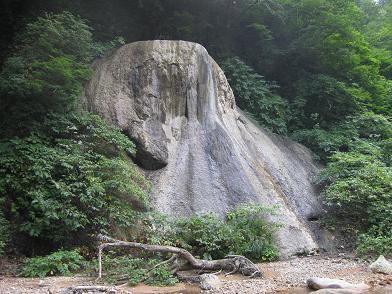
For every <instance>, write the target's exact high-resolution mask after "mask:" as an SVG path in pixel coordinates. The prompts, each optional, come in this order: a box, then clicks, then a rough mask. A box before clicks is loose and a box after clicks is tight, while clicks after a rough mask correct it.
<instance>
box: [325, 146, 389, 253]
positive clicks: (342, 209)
mask: <svg viewBox="0 0 392 294" xmlns="http://www.w3.org/2000/svg"><path fill="white" fill-rule="evenodd" d="M319 182H320V183H321V184H323V185H324V186H325V187H324V190H323V197H324V199H325V202H326V204H327V205H328V206H329V207H331V212H333V214H334V215H335V216H336V217H338V218H344V219H346V220H350V222H351V224H352V225H353V226H355V228H356V230H357V231H358V232H359V234H360V236H359V239H358V242H359V247H358V252H359V253H360V254H365V253H366V252H368V253H370V254H371V253H377V254H380V253H384V254H387V253H390V251H391V248H390V246H389V245H388V244H390V243H388V242H390V241H391V235H390V228H391V227H392V219H391V215H392V169H391V168H390V167H388V166H386V165H385V164H384V163H383V162H381V161H380V160H379V159H378V158H377V157H376V156H374V155H368V154H361V153H357V152H348V153H339V152H338V153H336V154H335V155H333V156H332V157H331V162H330V163H329V164H328V166H327V168H326V169H325V170H324V171H322V172H321V174H320V177H319Z"/></svg>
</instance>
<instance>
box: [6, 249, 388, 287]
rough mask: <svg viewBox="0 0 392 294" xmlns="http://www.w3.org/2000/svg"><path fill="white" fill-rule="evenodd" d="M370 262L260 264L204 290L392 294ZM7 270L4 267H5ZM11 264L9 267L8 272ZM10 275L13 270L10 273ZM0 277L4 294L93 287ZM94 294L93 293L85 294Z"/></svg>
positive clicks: (74, 280)
mask: <svg viewBox="0 0 392 294" xmlns="http://www.w3.org/2000/svg"><path fill="white" fill-rule="evenodd" d="M368 265H369V264H368V263H366V262H364V261H360V260H357V259H354V258H350V257H346V256H338V257H336V256H335V257H319V256H314V257H304V258H295V259H292V260H288V261H278V262H271V263H263V264H260V265H259V266H260V268H261V269H262V271H263V273H264V274H263V277H262V278H258V279H247V278H245V277H242V276H239V275H233V276H229V277H225V276H224V275H223V274H220V275H219V277H220V278H221V280H222V281H223V286H222V287H221V288H220V289H217V290H211V291H204V292H205V293H211V294H218V293H221V294H247V293H249V294H257V293H260V294H267V293H281V294H283V293H284V294H294V293H295V294H303V293H308V290H306V288H305V285H306V280H307V279H308V278H310V277H325V278H335V279H343V280H345V281H348V282H353V283H360V282H365V283H367V284H369V285H371V286H374V288H373V290H372V291H371V292H369V293H377V294H378V293H383V294H392V276H385V275H380V274H373V273H371V272H370V271H369V270H368ZM3 267H4V265H3ZM9 267H10V265H9V264H8V269H9ZM8 272H10V270H8ZM0 273H3V275H2V276H0V293H1V294H61V293H62V292H63V291H64V290H65V289H67V288H68V287H71V286H79V285H93V284H94V279H93V278H89V277H83V276H77V277H48V278H45V279H28V278H18V277H14V276H10V275H9V274H7V271H4V270H3V271H0ZM115 290H116V291H117V292H116V293H118V294H130V293H132V294H157V293H183V294H195V293H201V291H200V289H199V288H198V287H197V286H195V285H190V284H183V283H179V284H177V285H176V286H175V287H163V288H162V287H150V286H146V285H140V286H137V287H129V286H127V285H123V286H118V287H116V288H115ZM85 293H93V292H85Z"/></svg>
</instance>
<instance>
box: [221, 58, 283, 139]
mask: <svg viewBox="0 0 392 294" xmlns="http://www.w3.org/2000/svg"><path fill="white" fill-rule="evenodd" d="M221 65H222V68H223V70H224V71H225V74H226V76H227V79H228V81H229V82H230V85H231V87H232V88H233V91H234V95H235V97H236V98H237V104H238V106H239V107H241V108H242V109H244V110H246V111H248V112H249V113H250V114H251V115H252V117H253V118H255V119H256V120H257V121H258V122H259V123H260V124H261V125H263V126H265V127H267V128H268V129H270V130H271V131H273V132H276V133H281V134H284V133H286V131H287V128H286V120H285V119H286V118H285V116H286V103H285V101H284V100H283V99H282V98H281V97H280V96H279V95H278V94H276V93H275V92H274V89H275V88H276V87H277V86H276V85H274V84H270V83H267V82H266V81H265V79H264V78H263V77H262V76H261V75H259V74H257V73H256V72H255V71H254V70H253V69H252V68H251V67H249V66H247V65H246V64H245V63H244V62H243V61H241V60H240V59H239V58H238V57H232V58H229V59H226V60H225V61H224V62H223V63H222V64H221Z"/></svg>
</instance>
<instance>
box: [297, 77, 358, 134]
mask: <svg viewBox="0 0 392 294" xmlns="http://www.w3.org/2000/svg"><path fill="white" fill-rule="evenodd" d="M296 88H297V95H298V96H297V97H296V99H295V100H294V102H293V103H292V104H291V108H292V112H293V113H292V117H293V119H292V120H293V122H291V125H292V128H293V127H294V126H295V128H297V129H298V128H299V129H303V128H304V127H306V126H310V125H315V124H317V125H318V126H320V127H328V125H329V124H331V123H336V122H338V121H341V120H343V119H344V118H345V117H346V116H347V115H350V114H353V113H354V112H355V111H356V110H357V109H358V105H359V102H358V101H357V98H356V97H355V95H353V93H351V91H350V89H349V88H348V87H347V86H346V85H345V84H344V83H342V82H339V81H337V80H335V79H334V78H332V77H329V76H326V75H314V76H311V77H309V78H307V79H302V80H300V81H298V82H297V85H296Z"/></svg>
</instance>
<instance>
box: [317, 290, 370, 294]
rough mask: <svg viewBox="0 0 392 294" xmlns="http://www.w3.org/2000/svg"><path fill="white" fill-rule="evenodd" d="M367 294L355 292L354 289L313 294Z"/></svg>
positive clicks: (320, 291)
mask: <svg viewBox="0 0 392 294" xmlns="http://www.w3.org/2000/svg"><path fill="white" fill-rule="evenodd" d="M362 293H365V292H364V291H362V290H354V289H321V290H317V291H316V292H312V294H362Z"/></svg>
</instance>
